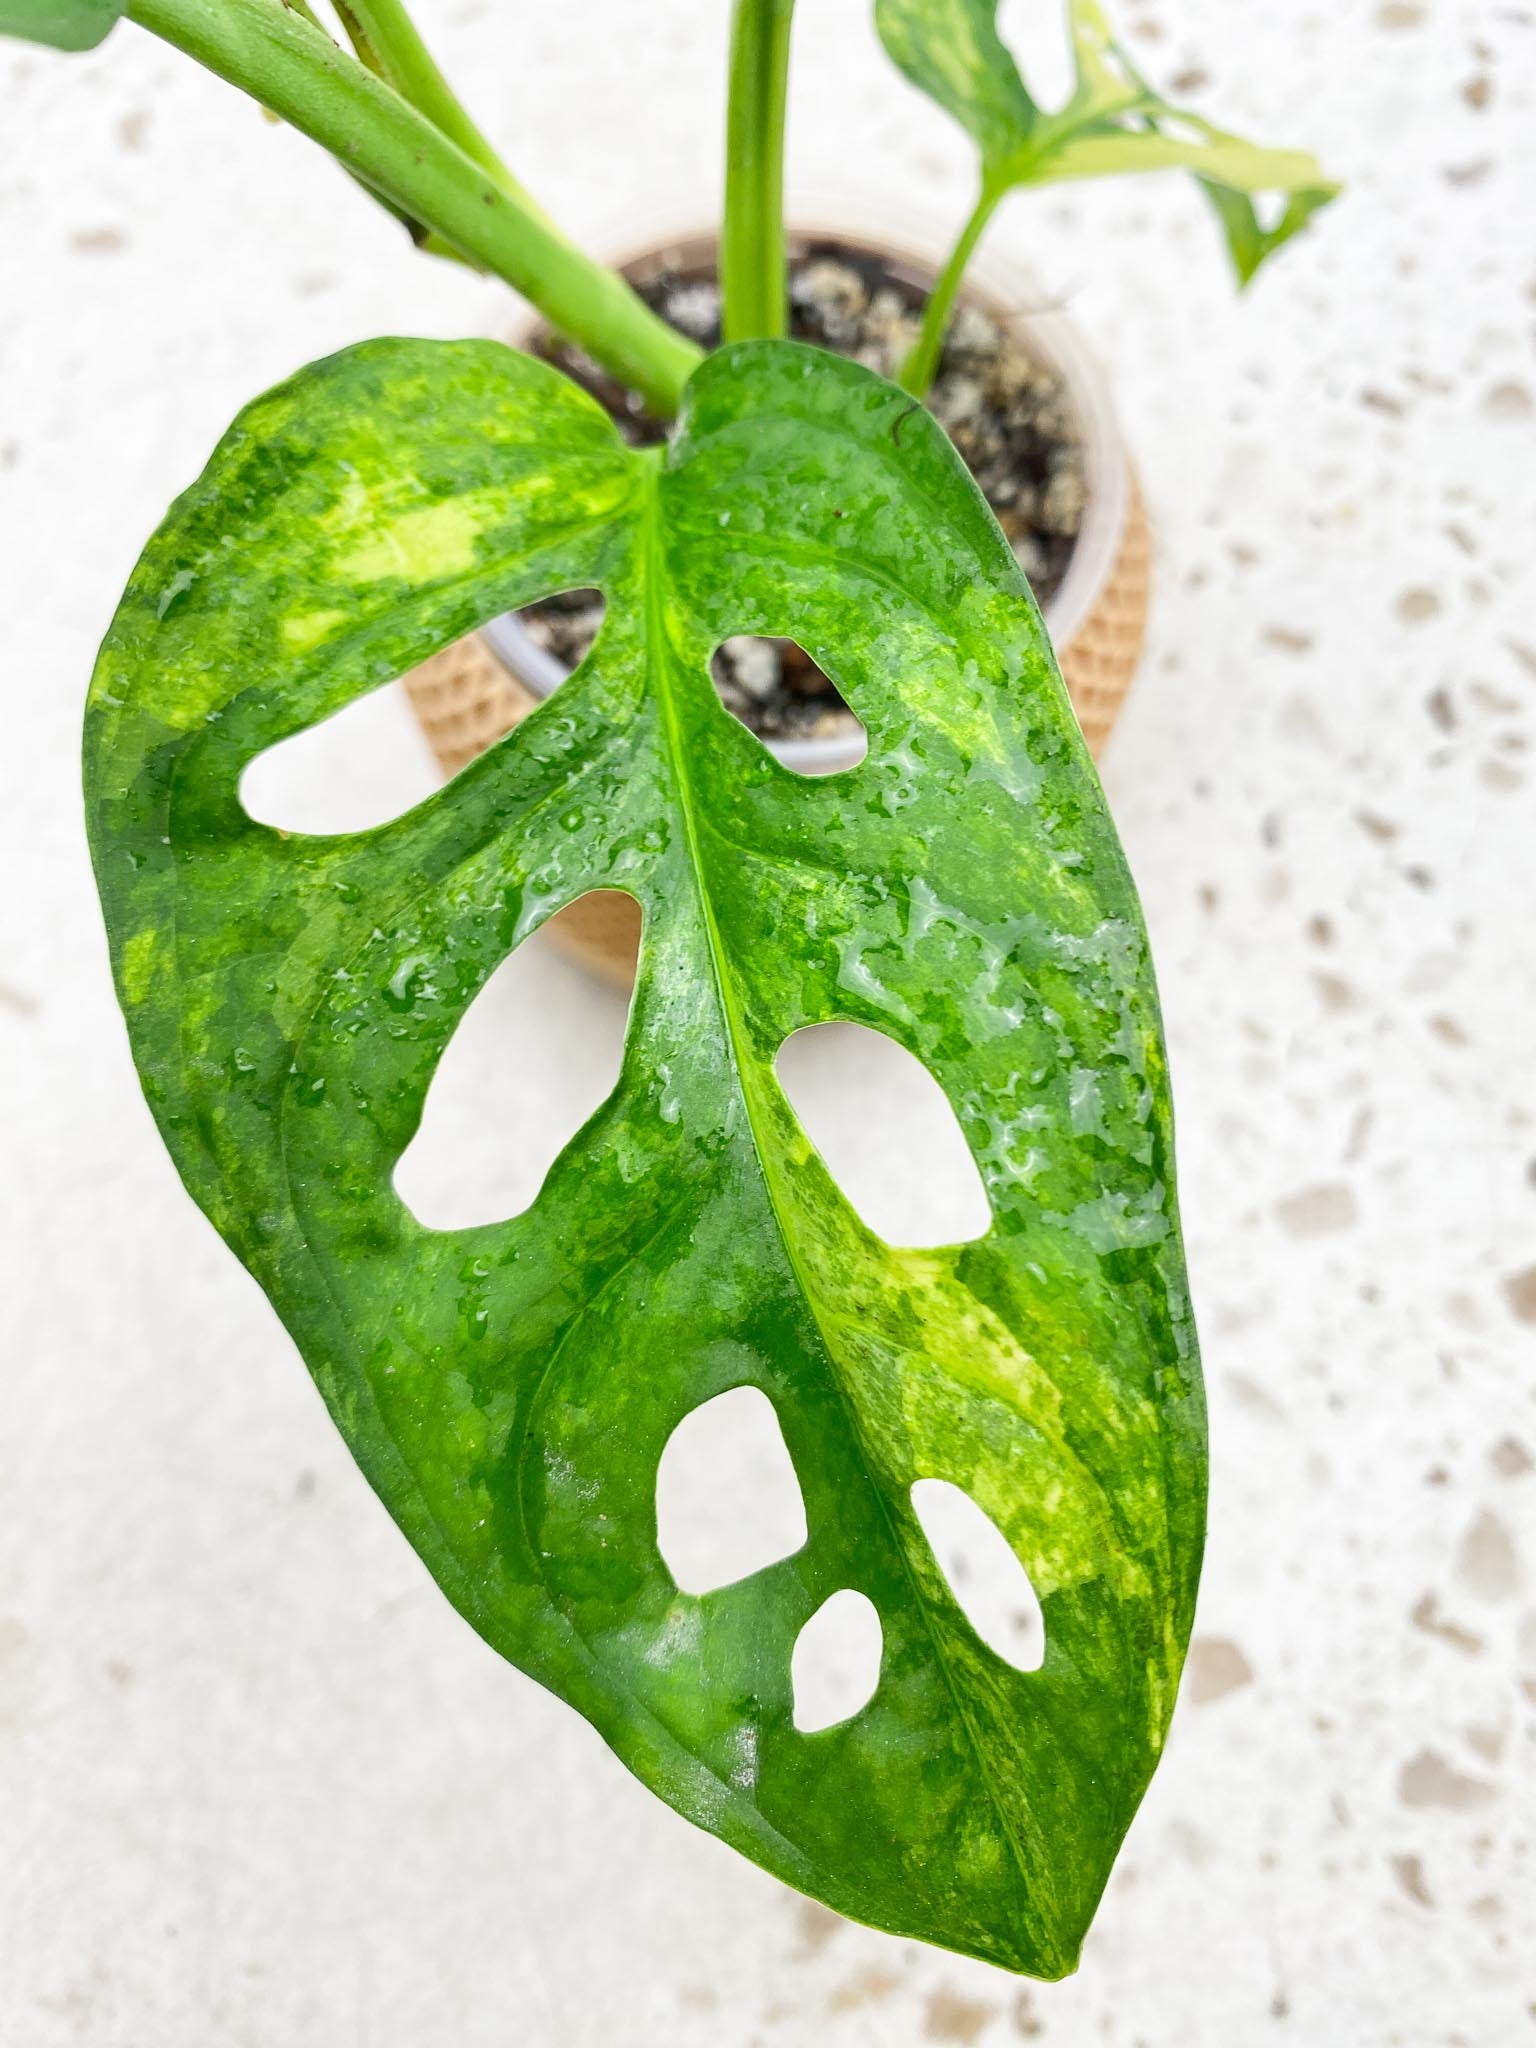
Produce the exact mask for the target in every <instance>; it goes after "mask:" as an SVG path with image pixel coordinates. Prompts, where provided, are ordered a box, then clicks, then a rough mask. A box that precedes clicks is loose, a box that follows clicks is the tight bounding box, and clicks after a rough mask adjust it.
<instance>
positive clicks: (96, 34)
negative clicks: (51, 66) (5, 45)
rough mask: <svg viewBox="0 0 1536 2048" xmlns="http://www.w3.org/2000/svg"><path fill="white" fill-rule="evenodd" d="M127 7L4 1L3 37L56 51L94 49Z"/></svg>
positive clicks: (66, 0)
mask: <svg viewBox="0 0 1536 2048" xmlns="http://www.w3.org/2000/svg"><path fill="white" fill-rule="evenodd" d="M126 6H127V0H0V36H20V37H21V39H22V40H23V42H28V43H47V44H48V45H49V46H50V47H51V48H52V49H55V50H94V49H95V47H96V45H97V44H98V43H99V42H100V41H101V39H102V37H103V36H105V35H106V34H107V33H108V31H109V30H110V29H112V28H113V27H115V26H116V24H117V23H118V22H119V21H120V20H121V19H122V16H123V10H124V8H125V7H126Z"/></svg>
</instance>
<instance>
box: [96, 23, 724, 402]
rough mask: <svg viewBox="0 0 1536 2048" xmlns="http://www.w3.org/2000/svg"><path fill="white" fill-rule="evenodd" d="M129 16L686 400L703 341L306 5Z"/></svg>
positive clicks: (606, 360)
mask: <svg viewBox="0 0 1536 2048" xmlns="http://www.w3.org/2000/svg"><path fill="white" fill-rule="evenodd" d="M127 12H128V16H129V18H130V20H133V21H136V22H138V23H139V25H140V26H141V27H143V28H147V29H148V30H150V31H151V33H152V34H154V35H157V36H160V37H161V38H162V39H163V40H164V41H166V42H168V43H171V44H173V45H174V46H175V47H176V48H177V49H179V50H183V51H185V52H186V54H187V55H188V56H190V57H193V58H195V59H196V60H197V62H198V63H200V64H203V65H205V66H206V67H207V69H208V70H210V71H212V72H215V73H216V74H217V75H218V76H219V77H220V78H224V79H227V80H228V81H229V83H230V84H231V85H236V86H239V87H240V89H241V90H242V91H243V92H248V93H250V94H251V96H252V97H253V98H254V99H257V100H259V101H260V102H261V103H262V105H263V106H266V107H270V108H271V110H272V112H273V113H275V114H278V115H280V116H281V117H282V119H283V120H285V121H287V122H288V123H289V125H290V126H291V127H294V128H297V129H298V130H299V131H300V133H301V134H304V135H307V136H309V137H310V139H311V140H312V141H315V142H318V143H319V144H320V145H321V147H322V148H324V149H327V150H329V151H330V153H331V155H332V156H334V157H335V158H336V160H337V162H338V163H340V164H341V165H342V167H343V168H344V169H346V170H349V171H351V172H352V173H353V174H354V175H355V176H356V177H358V178H361V179H362V180H363V181H364V183H366V184H367V185H369V186H370V187H371V188H372V189H373V190H374V191H376V192H378V193H380V194H381V195H382V196H383V198H385V199H386V200H388V201H389V202H390V203H391V204H392V205H394V206H397V207H399V208H400V210H401V211H402V212H404V213H406V214H408V215H409V216H410V217H411V219H413V220H416V221H420V222H422V223H423V225H425V226H426V227H428V228H430V229H432V230H433V231H434V232H435V233H437V234H439V235H441V236H442V237H443V239H444V240H445V241H447V242H449V243H451V244H452V245H453V247H454V248H456V249H459V250H461V251H462V252H463V253H464V254H465V255H466V256H468V257H469V258H471V260H472V261H474V262H476V263H478V264H480V265H481V266H482V267H483V268H485V269H486V270H490V271H493V272H494V273H495V274H496V276H498V277H500V278H503V279H505V281H506V282H507V283H508V284H510V285H511V286H512V287H513V288H514V290H516V291H519V292H521V293H522V294H523V296H524V297H525V298H527V299H529V300H530V301H531V302H532V303H533V304H534V305H535V306H537V307H538V309H539V311H540V312H541V313H542V314H543V315H544V316H545V318H546V319H547V320H548V321H549V322H550V324H551V325H552V326H554V327H556V328H558V329H559V331H560V332H561V333H562V334H565V335H568V336H569V337H570V339H571V340H572V341H574V342H576V343H578V344H579V345H580V346H581V347H582V348H584V349H586V350H587V352H588V353H589V354H590V355H592V356H593V357H595V358H596V360H597V361H598V362H600V363H602V364H603V365H604V367H605V368H607V369H609V370H611V371H612V372H613V374H614V375H615V376H616V377H619V378H621V379H622V380H623V381H624V382H625V383H626V384H630V385H632V386H633V387H634V388H635V389H636V390H637V391H639V392H640V393H641V394H642V395H643V396H644V398H645V400H646V402H647V403H648V404H649V405H651V406H652V407H654V408H655V409H656V410H657V411H658V412H660V413H662V414H664V415H666V414H671V413H674V412H675V411H676V410H677V407H678V404H679V402H680V400H681V397H682V390H683V386H684V384H685V383H686V382H687V380H688V378H689V376H690V375H691V373H692V371H693V370H694V368H695V366H696V365H697V364H698V363H699V361H700V360H701V352H700V351H699V350H698V349H697V348H696V347H695V346H694V344H693V343H692V342H690V341H686V340H685V339H684V338H683V337H682V336H681V335H679V334H677V333H675V332H674V331H673V330H672V329H671V328H670V327H668V326H667V325H666V323H665V322H664V321H662V320H659V319H658V318H657V317H656V315H655V314H654V313H652V312H651V310H650V308H649V307H648V306H646V305H645V304H644V302H643V301H642V300H641V299H640V298H639V297H637V295H636V294H635V293H634V292H633V291H631V290H630V288H629V286H628V285H627V284H626V283H625V282H624V280H623V279H622V278H620V277H618V276H616V275H615V273H614V272H613V271H611V270H607V269H605V268H604V267H603V266H602V264H600V263H595V262H593V260H592V259H591V257H589V256H586V255H584V254H583V253H582V252H581V251H580V250H579V249H577V248H576V247H575V245H574V244H573V243H571V242H568V241H567V240H566V239H565V237H564V236H563V235H562V234H560V233H559V232H558V231H557V230H556V229H554V228H552V227H550V226H549V224H548V223H547V222H546V221H544V220H543V219H541V218H540V217H539V216H538V215H536V214H534V213H531V212H530V211H529V210H528V208H527V207H526V206H524V205H522V204H521V203H520V202H519V201H518V200H517V199H515V198H514V197H513V196H512V194H511V193H509V192H508V191H506V190H505V189H504V188H503V187H502V186H501V185H499V184H498V183H497V182H495V181H494V180H493V179H492V178H491V177H490V176H489V174H488V173H487V172H486V170H485V168H484V167H483V166H482V165H480V164H477V163H475V162H474V161H473V160H472V159H471V158H470V157H468V156H466V155H465V153H464V151H463V150H462V149H461V148H460V147H459V146H458V144H457V143H455V142H452V141H450V140H449V138H448V137H447V136H446V135H443V134H442V133H441V132H440V131H439V130H438V129H437V128H436V127H434V126H433V124H432V123H431V122H430V121H429V120H427V119H426V118H425V116H423V115H422V114H420V113H418V112H417V111H416V109H415V108H414V107H412V106H410V105H409V104H408V103H407V102H406V101H405V100H404V99H402V98H401V96H400V95H399V94H398V93H396V92H395V91H393V90H392V89H391V88H390V87H389V86H387V85H385V84H384V83H383V82H382V81H381V80H380V79H378V78H376V77H374V75H373V74H372V72H370V71H368V70H367V69H366V68H365V67H364V66H363V65H361V64H359V63H357V62H356V61H355V60H354V59H353V58H351V57H349V56H346V55H344V54H343V52H341V51H340V50H338V49H337V48H336V46H335V44H334V43H332V42H331V40H330V39H329V37H328V36H326V35H324V34H322V33H321V32H319V31H318V30H316V29H314V28H313V27H311V26H310V24H309V23H308V22H307V21H305V20H304V19H303V18H302V17H301V16H300V15H298V14H296V13H293V12H291V11H290V10H289V9H288V8H287V7H285V6H282V5H280V4H277V0H130V4H129V6H128V9H127Z"/></svg>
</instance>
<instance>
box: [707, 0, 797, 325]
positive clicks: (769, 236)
mask: <svg viewBox="0 0 1536 2048" xmlns="http://www.w3.org/2000/svg"><path fill="white" fill-rule="evenodd" d="M793 13H794V0H736V14H735V19H734V22H733V24H732V28H731V73H730V94H729V99H728V102H727V107H726V119H725V218H724V223H723V226H722V230H721V237H720V286H721V294H722V299H723V325H724V331H725V339H726V340H727V341H756V340H759V339H763V338H766V339H769V340H773V339H776V338H777V337H778V336H780V335H782V334H783V333H784V331H785V317H786V298H787V290H788V287H787V277H786V270H785V256H784V108H785V100H786V96H787V90H788V80H789V31H790V20H791V17H792V15H793Z"/></svg>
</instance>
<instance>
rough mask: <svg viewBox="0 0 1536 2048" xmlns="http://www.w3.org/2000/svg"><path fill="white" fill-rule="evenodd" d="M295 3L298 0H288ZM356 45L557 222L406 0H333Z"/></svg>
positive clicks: (450, 134) (487, 167) (523, 200)
mask: <svg viewBox="0 0 1536 2048" xmlns="http://www.w3.org/2000/svg"><path fill="white" fill-rule="evenodd" d="M284 4H285V5H289V6H291V5H292V4H293V0H284ZM333 5H334V6H335V9H336V12H337V15H338V16H339V17H340V20H341V24H342V27H343V28H345V30H346V32H347V34H348V36H350V38H351V40H352V47H353V48H354V49H355V50H356V51H357V54H358V56H359V57H360V58H361V59H362V61H363V62H364V63H365V64H366V65H367V66H368V68H369V70H370V71H374V72H377V74H378V76H379V77H380V78H382V79H383V80H384V82H385V84H386V85H392V86H393V87H394V89H395V91H396V92H397V93H399V95H400V97H401V98H402V99H403V100H409V101H410V103H411V105H412V106H413V107H414V108H415V109H416V111H417V113H418V114H425V115H426V117H427V119H428V120H429V121H430V122H431V123H432V126H433V127H434V128H436V129H437V130H438V131H439V133H440V134H443V135H446V136H447V138H448V140H449V141H450V142H456V143H457V144H458V146H459V148H460V149H462V150H463V152H464V154H465V155H466V156H467V157H469V158H471V159H472V160H473V161H474V162H475V163H477V164H479V166H480V168H481V169H482V170H483V171H486V172H487V173H488V174H489V175H490V176H491V177H493V178H494V179H495V180H496V182H497V184H498V185H500V187H501V188H502V190H503V191H504V192H506V193H507V194H508V195H509V196H510V197H511V198H513V199H515V200H517V201H518V203H519V205H521V206H523V207H524V208H526V210H527V211H528V212H529V213H531V214H533V215H535V216H536V217H537V218H538V219H540V220H542V221H544V222H546V223H547V224H548V225H550V226H553V222H551V221H550V220H549V216H548V214H546V213H545V211H544V209H543V207H541V206H540V205H539V203H538V201H537V200H536V199H535V198H534V197H533V195H532V193H530V192H529V191H528V189H527V187H526V186H524V185H521V184H519V183H518V181H517V179H516V178H514V177H513V175H512V173H511V172H510V171H509V170H508V169H507V167H506V165H505V164H504V163H503V162H502V160H501V158H500V157H499V156H498V155H497V154H496V151H495V150H494V149H492V147H491V145H490V143H489V142H487V141H486V139H485V137H484V135H483V134H482V133H481V132H480V130H479V128H478V127H477V126H476V125H475V123H474V121H473V120H471V118H470V116H469V114H468V112H467V111H466V109H465V107H464V105H463V103H462V102H461V101H460V99H459V97H458V95H457V94H456V93H455V92H454V90H453V87H452V86H451V85H450V84H449V83H448V81H447V79H446V78H444V76H443V74H442V72H441V71H440V70H439V69H438V67H437V62H436V59H435V58H434V57H433V55H432V52H431V51H430V50H429V49H428V48H427V46H426V44H425V43H424V42H423V41H422V39H421V35H420V32H419V31H418V29H417V27H416V24H415V22H414V21H412V19H411V17H410V15H409V14H408V13H407V11H406V9H405V6H404V5H403V0H333Z"/></svg>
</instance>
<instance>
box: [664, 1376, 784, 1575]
mask: <svg viewBox="0 0 1536 2048" xmlns="http://www.w3.org/2000/svg"><path fill="white" fill-rule="evenodd" d="M805 1538H806V1521H805V1500H804V1498H803V1496H802V1494H801V1492H800V1482H799V1480H798V1479H797V1478H796V1477H795V1467H794V1461H793V1459H792V1458H791V1457H790V1455H789V1449H788V1446H787V1445H786V1444H785V1442H784V1432H783V1431H782V1430H781V1429H780V1427H779V1418H778V1416H777V1415H776V1414H775V1412H774V1406H773V1403H772V1402H771V1401H770V1400H769V1399H768V1396H767V1395H766V1394H764V1393H762V1392H761V1391H760V1390H759V1389H758V1388H757V1387H732V1388H731V1390H730V1392H729V1393H725V1394H716V1395H715V1397H714V1399H713V1400H710V1401H705V1402H704V1403H703V1404H702V1406H700V1407H698V1408H695V1409H694V1410H693V1412H692V1413H691V1414H689V1415H685V1416H684V1417H683V1419H682V1421H681V1422H680V1423H679V1424H678V1425H677V1427H676V1429H674V1430H673V1432H672V1434H671V1436H670V1437H668V1439H667V1443H666V1448H665V1449H664V1450H663V1451H662V1454H661V1462H660V1464H659V1465H658V1466H657V1468H656V1542H657V1547H658V1548H659V1549H660V1551H661V1557H662V1562H663V1563H664V1564H665V1566H666V1567H667V1570H668V1571H669V1572H670V1573H671V1574H672V1577H673V1578H674V1580H675V1581H676V1582H677V1585H678V1588H679V1590H680V1591H682V1592H684V1593H694V1594H699V1593H713V1592H715V1591H716V1590H717V1589H718V1588H719V1587H721V1586H731V1585H734V1584H735V1583H736V1581H737V1580H738V1579H746V1578H750V1577H751V1576H752V1574H753V1573H754V1572H760V1571H765V1570H766V1569H767V1567H768V1566H769V1565H771V1564H778V1563H779V1561H780V1560H781V1559H782V1558H786V1557H792V1556H793V1555H794V1553H795V1552H796V1551H797V1550H799V1549H800V1548H801V1546H802V1545H803V1544H804V1542H805Z"/></svg>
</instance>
